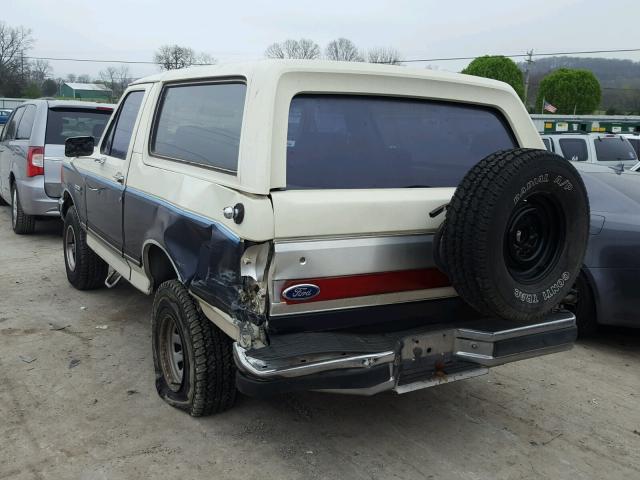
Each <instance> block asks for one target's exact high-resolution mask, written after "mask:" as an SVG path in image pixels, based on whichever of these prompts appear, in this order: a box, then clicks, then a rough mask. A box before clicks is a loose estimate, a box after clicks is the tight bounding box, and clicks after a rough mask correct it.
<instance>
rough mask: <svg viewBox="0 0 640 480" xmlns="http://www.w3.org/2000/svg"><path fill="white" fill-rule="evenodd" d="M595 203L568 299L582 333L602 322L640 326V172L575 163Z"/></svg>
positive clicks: (591, 199)
mask: <svg viewBox="0 0 640 480" xmlns="http://www.w3.org/2000/svg"><path fill="white" fill-rule="evenodd" d="M574 165H575V167H576V168H577V169H578V171H579V172H580V173H581V175H582V178H583V180H584V183H585V185H586V187H587V191H588V193H589V202H590V205H591V232H590V233H591V235H590V237H589V246H588V248H587V254H586V256H585V260H584V268H583V270H582V273H581V275H580V277H579V278H578V280H577V282H576V289H575V291H574V293H573V294H572V295H570V296H569V297H568V298H567V299H566V306H567V307H568V308H570V309H571V310H574V312H575V314H576V318H577V322H578V328H579V330H580V331H581V333H582V334H589V333H593V332H594V331H595V330H596V328H597V326H598V325H621V326H630V327H640V295H638V288H637V285H638V283H637V282H638V279H639V278H640V173H638V172H632V171H628V170H627V171H622V170H621V169H613V168H609V167H603V166H600V165H595V164H589V163H577V162H576V163H574Z"/></svg>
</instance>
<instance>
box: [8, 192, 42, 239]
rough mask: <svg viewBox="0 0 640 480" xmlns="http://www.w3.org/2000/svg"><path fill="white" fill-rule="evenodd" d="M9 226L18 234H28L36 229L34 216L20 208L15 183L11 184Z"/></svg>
mask: <svg viewBox="0 0 640 480" xmlns="http://www.w3.org/2000/svg"><path fill="white" fill-rule="evenodd" d="M11 227H12V228H13V231H14V232H15V233H17V234H18V235H28V234H30V233H33V232H34V231H35V229H36V218H35V217H34V216H33V215H27V214H26V213H24V211H23V210H22V204H21V203H20V196H19V195H18V189H17V188H16V186H15V185H12V186H11Z"/></svg>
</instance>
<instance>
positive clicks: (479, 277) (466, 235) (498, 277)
mask: <svg viewBox="0 0 640 480" xmlns="http://www.w3.org/2000/svg"><path fill="white" fill-rule="evenodd" d="M445 221H446V228H445V229H444V232H443V233H442V240H441V242H442V247H441V250H442V255H441V257H442V258H441V259H442V262H443V263H444V267H445V271H446V272H447V274H448V275H449V278H450V279H451V283H452V285H453V286H454V288H455V289H456V291H457V292H458V294H459V295H460V296H461V297H462V298H463V299H464V300H465V301H466V302H467V303H469V304H470V305H471V306H473V307H474V308H475V309H476V310H478V311H480V312H481V313H484V314H486V315H490V316H498V317H502V318H505V319H509V320H516V321H531V320H536V319H540V318H542V317H543V316H545V315H546V314H548V313H549V312H550V311H551V310H552V309H553V308H555V307H556V306H557V305H558V303H560V301H561V300H562V299H563V298H564V297H565V296H566V295H567V293H568V292H569V290H570V289H571V286H572V285H573V283H574V282H575V281H576V278H577V276H578V273H579V272H580V268H581V266H582V259H583V257H584V252H585V249H586V244H587V238H588V231H589V201H588V198H587V193H586V189H585V187H584V183H583V182H582V178H581V177H580V174H579V173H578V172H577V171H576V169H575V168H574V167H573V166H572V165H571V163H570V162H568V161H566V160H564V159H563V158H561V157H559V156H557V155H554V154H551V153H549V152H547V151H545V150H531V149H515V150H508V151H503V152H497V153H495V154H492V155H490V156H488V157H487V158H485V159H484V160H482V161H481V162H480V163H478V164H477V165H476V166H475V167H473V168H472V169H471V170H470V171H469V173H467V175H466V176H465V177H464V179H463V180H462V182H461V184H460V186H459V187H458V188H457V189H456V192H455V194H454V196H453V199H452V200H451V203H450V204H449V206H448V208H447V216H446V220H445Z"/></svg>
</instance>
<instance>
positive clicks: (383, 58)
mask: <svg viewBox="0 0 640 480" xmlns="http://www.w3.org/2000/svg"><path fill="white" fill-rule="evenodd" d="M367 61H368V62H369V63H387V64H389V65H399V64H400V62H401V61H402V57H401V56H400V52H399V51H398V50H397V49H395V48H393V47H377V48H372V49H371V50H369V51H368V52H367Z"/></svg>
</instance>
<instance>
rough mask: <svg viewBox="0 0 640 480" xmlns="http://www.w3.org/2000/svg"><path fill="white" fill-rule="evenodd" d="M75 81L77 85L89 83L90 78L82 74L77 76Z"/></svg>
mask: <svg viewBox="0 0 640 480" xmlns="http://www.w3.org/2000/svg"><path fill="white" fill-rule="evenodd" d="M76 81H77V82H78V83H91V77H90V76H89V75H87V74H86V73H83V74H82V75H78V78H77V80H76Z"/></svg>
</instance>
